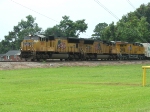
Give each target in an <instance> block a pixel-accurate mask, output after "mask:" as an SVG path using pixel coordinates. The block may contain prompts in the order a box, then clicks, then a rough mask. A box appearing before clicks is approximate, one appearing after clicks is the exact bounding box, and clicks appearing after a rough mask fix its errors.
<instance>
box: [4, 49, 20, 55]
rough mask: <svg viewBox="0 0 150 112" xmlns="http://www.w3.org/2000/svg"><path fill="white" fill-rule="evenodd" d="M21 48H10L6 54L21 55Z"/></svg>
mask: <svg viewBox="0 0 150 112" xmlns="http://www.w3.org/2000/svg"><path fill="white" fill-rule="evenodd" d="M20 53H21V52H20V50H10V51H8V52H7V53H6V54H5V55H6V56H11V55H20Z"/></svg>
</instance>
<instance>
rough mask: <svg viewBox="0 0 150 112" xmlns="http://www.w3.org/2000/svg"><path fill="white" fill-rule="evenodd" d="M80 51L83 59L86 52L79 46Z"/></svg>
mask: <svg viewBox="0 0 150 112" xmlns="http://www.w3.org/2000/svg"><path fill="white" fill-rule="evenodd" d="M80 53H81V56H82V58H83V59H85V58H86V52H85V51H84V50H83V49H82V48H80Z"/></svg>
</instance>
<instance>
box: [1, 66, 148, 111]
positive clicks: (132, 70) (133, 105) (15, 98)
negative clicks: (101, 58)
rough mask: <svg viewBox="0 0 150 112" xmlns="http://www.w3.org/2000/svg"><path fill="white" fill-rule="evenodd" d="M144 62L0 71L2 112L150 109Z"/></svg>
mask: <svg viewBox="0 0 150 112" xmlns="http://www.w3.org/2000/svg"><path fill="white" fill-rule="evenodd" d="M141 66H142V65H110V66H97V67H59V68H35V69H21V70H6V71H0V111H1V112H18V111H19V112H33V111H36V112H60V111H61V112H149V111H150V71H149V70H147V86H146V87H142V85H141V83H142V68H141Z"/></svg>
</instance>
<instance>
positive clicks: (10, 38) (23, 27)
mask: <svg viewBox="0 0 150 112" xmlns="http://www.w3.org/2000/svg"><path fill="white" fill-rule="evenodd" d="M26 19H27V20H26V21H25V20H21V22H19V23H18V25H17V26H14V28H13V31H10V32H9V33H8V35H6V36H5V39H4V40H3V41H2V42H1V45H2V46H3V47H1V48H0V52H1V53H6V52H7V51H8V50H10V49H19V48H20V43H21V41H22V40H23V37H24V36H27V35H29V34H32V35H33V34H35V33H39V32H40V31H41V30H42V29H41V28H40V27H39V26H38V24H37V23H35V18H33V17H32V16H31V15H28V16H26ZM6 42H7V44H5V43H6ZM5 45H7V46H5Z"/></svg>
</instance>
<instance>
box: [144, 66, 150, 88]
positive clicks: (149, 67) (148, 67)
mask: <svg viewBox="0 0 150 112" xmlns="http://www.w3.org/2000/svg"><path fill="white" fill-rule="evenodd" d="M142 69H143V78H142V79H143V80H142V85H143V86H145V85H146V69H150V66H142Z"/></svg>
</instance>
